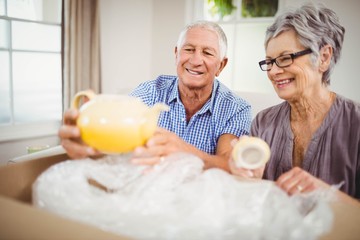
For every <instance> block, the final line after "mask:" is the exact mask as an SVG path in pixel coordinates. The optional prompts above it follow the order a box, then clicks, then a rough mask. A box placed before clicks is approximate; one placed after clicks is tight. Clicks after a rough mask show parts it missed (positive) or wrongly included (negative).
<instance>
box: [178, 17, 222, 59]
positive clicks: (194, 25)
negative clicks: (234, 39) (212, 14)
mask: <svg viewBox="0 0 360 240" xmlns="http://www.w3.org/2000/svg"><path fill="white" fill-rule="evenodd" d="M193 28H204V29H208V30H211V31H214V32H215V33H216V35H217V36H218V40H219V48H220V59H221V60H222V59H224V58H225V57H226V52H227V38H226V35H225V33H224V30H223V29H222V28H221V27H220V26H219V25H218V24H217V23H214V22H210V21H204V20H201V21H197V22H194V23H190V24H188V25H187V26H186V27H185V28H184V29H183V30H182V31H181V33H180V35H179V38H178V41H177V44H176V47H177V48H178V49H180V48H181V47H182V46H183V44H184V41H185V36H186V33H187V32H188V31H189V30H190V29H193Z"/></svg>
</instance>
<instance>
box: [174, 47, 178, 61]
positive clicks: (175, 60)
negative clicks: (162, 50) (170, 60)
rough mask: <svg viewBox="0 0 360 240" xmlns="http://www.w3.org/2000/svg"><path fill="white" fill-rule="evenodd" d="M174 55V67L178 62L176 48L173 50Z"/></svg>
mask: <svg viewBox="0 0 360 240" xmlns="http://www.w3.org/2000/svg"><path fill="white" fill-rule="evenodd" d="M174 53H175V65H176V64H177V61H178V49H177V47H175V48H174Z"/></svg>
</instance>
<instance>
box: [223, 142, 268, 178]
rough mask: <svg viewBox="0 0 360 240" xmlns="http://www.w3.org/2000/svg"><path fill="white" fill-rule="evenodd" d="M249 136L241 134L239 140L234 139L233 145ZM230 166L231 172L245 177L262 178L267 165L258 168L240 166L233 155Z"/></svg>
mask: <svg viewBox="0 0 360 240" xmlns="http://www.w3.org/2000/svg"><path fill="white" fill-rule="evenodd" d="M247 137H248V136H241V137H240V138H239V139H238V140H235V141H232V142H231V145H232V146H233V147H234V146H235V144H236V143H237V142H238V141H241V140H243V139H245V138H247ZM229 168H230V172H231V174H233V175H235V176H238V177H240V178H243V179H261V178H262V176H263V174H264V170H265V166H263V167H260V168H256V169H247V168H243V167H238V166H236V164H235V161H234V159H233V157H232V155H231V157H230V159H229Z"/></svg>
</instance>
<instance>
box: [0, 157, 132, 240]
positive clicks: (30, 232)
mask: <svg viewBox="0 0 360 240" xmlns="http://www.w3.org/2000/svg"><path fill="white" fill-rule="evenodd" d="M66 159H69V158H68V156H67V155H66V154H62V155H57V156H53V157H45V158H40V159H35V160H30V161H25V162H21V163H13V164H9V165H6V166H3V167H0V239H37V240H40V239H44V240H45V239H46V240H48V239H77V240H78V239H111V240H112V239H113V240H124V239H130V238H125V237H121V236H119V235H116V234H113V233H110V232H106V231H103V230H101V229H100V228H96V227H93V226H90V225H87V224H83V223H80V222H76V221H72V220H68V219H65V218H63V217H60V216H58V215H55V214H53V213H50V212H46V211H44V210H41V209H37V208H35V207H33V206H32V205H31V191H32V184H33V182H34V181H35V180H36V178H37V177H38V176H39V175H40V174H41V173H42V172H43V171H45V170H46V169H47V168H48V167H50V166H51V165H53V164H56V163H59V162H61V161H64V160H66Z"/></svg>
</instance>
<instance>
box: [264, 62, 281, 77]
mask: <svg viewBox="0 0 360 240" xmlns="http://www.w3.org/2000/svg"><path fill="white" fill-rule="evenodd" d="M282 72H284V69H283V68H281V67H278V65H276V64H275V63H274V64H273V65H272V67H271V69H270V71H268V74H269V75H270V76H271V75H276V74H279V73H282Z"/></svg>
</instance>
